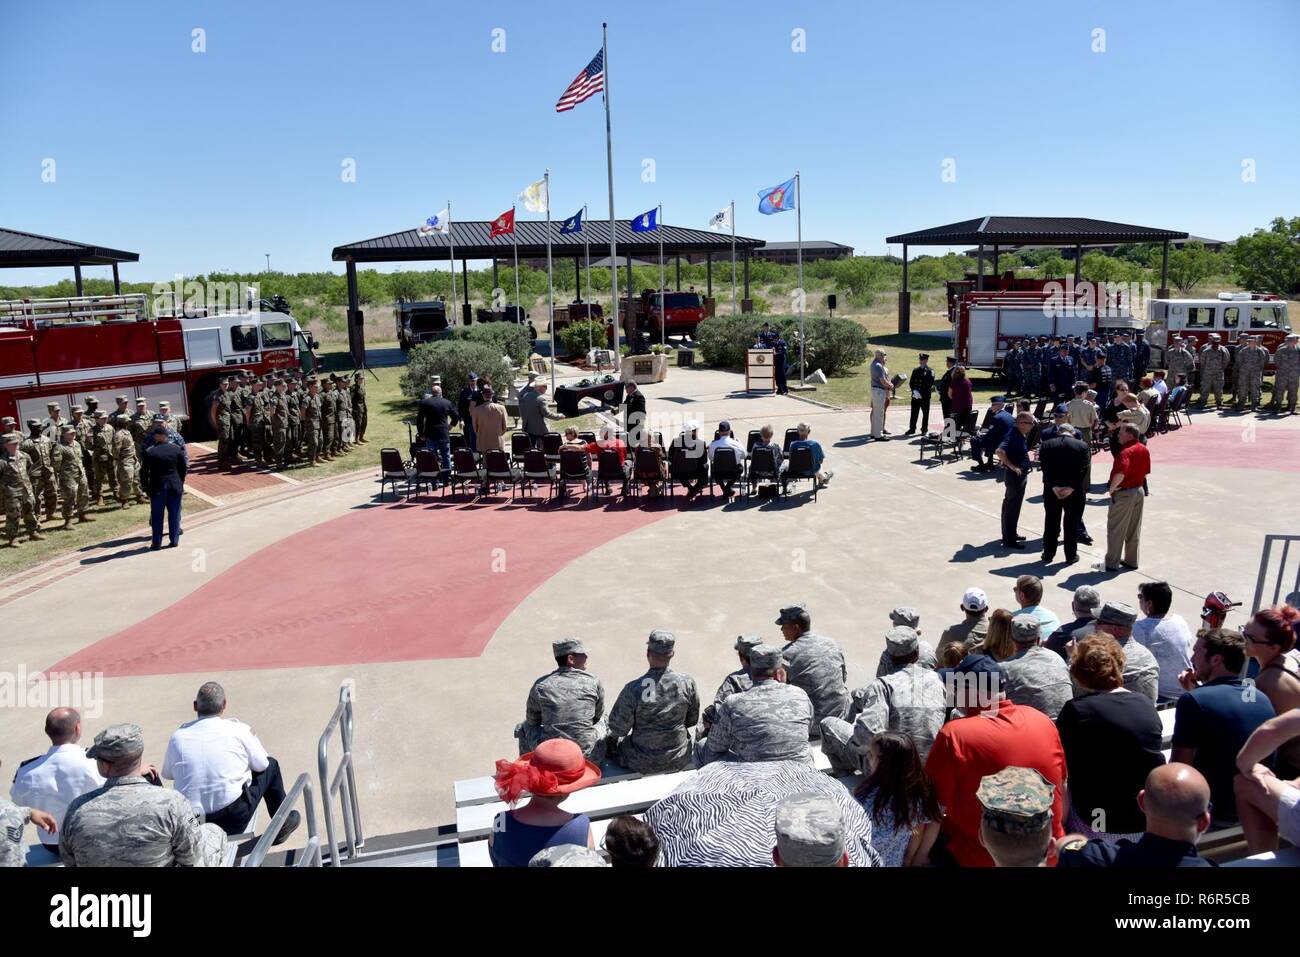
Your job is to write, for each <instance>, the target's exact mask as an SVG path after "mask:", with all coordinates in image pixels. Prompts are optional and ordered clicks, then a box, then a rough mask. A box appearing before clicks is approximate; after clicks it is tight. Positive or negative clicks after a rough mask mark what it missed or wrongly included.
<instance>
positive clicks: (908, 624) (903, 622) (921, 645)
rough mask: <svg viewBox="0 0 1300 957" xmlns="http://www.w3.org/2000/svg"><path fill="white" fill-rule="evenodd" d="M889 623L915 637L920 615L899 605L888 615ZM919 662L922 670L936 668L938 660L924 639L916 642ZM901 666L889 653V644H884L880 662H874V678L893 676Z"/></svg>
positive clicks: (909, 608) (918, 628) (919, 632)
mask: <svg viewBox="0 0 1300 957" xmlns="http://www.w3.org/2000/svg"><path fill="white" fill-rule="evenodd" d="M889 621H890V622H891V623H892V624H893V625H894V627H896V628H900V627H901V628H907V629H909V630H912V631H915V632H916V633H917V635H920V634H921V614H920V612H918V611H917V610H916V609H915V608H913V607H911V606H910V605H899V606H898V607H897V608H895V609H894V610H893V611H891V612H890V613H889ZM917 648H918V654H919V655H920V658H919V661H920V663H921V667H922V668H930V669H934V668H938V667H939V658H938V656H937V655H936V654H935V653H934V649H933V648H932V647H930V643H929V642H928V641H926V640H925V639H924V638H918V640H917ZM901 667H902V665H900V664H898V663H897V662H896V661H895V660H894V656H893V655H891V654H890V653H889V644H888V642H886V643H885V649H884V650H883V651H882V652H881V653H880V660H879V661H878V662H876V677H877V678H883V677H884V676H885V675H888V674H893V673H894V672H895V671H898V670H899V669H900V668H901Z"/></svg>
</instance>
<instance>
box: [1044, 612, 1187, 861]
mask: <svg viewBox="0 0 1300 957" xmlns="http://www.w3.org/2000/svg"><path fill="white" fill-rule="evenodd" d="M1070 676H1071V677H1072V678H1073V679H1074V682H1075V684H1076V685H1077V686H1078V688H1079V690H1080V692H1081V694H1080V696H1079V697H1077V698H1075V699H1073V700H1072V701H1067V702H1066V703H1065V707H1063V708H1062V709H1061V714H1060V717H1058V718H1057V719H1056V730H1057V732H1058V733H1059V734H1060V735H1061V746H1062V747H1063V748H1065V764H1066V768H1067V769H1068V770H1069V774H1070V776H1069V795H1068V796H1069V800H1070V817H1069V820H1068V822H1067V823H1066V828H1067V829H1069V830H1070V831H1073V832H1075V833H1078V834H1083V835H1085V836H1086V837H1088V838H1089V839H1092V838H1096V839H1099V840H1103V841H1116V840H1119V839H1120V838H1125V837H1131V838H1132V839H1133V840H1137V839H1138V837H1139V836H1141V833H1142V831H1143V829H1144V828H1145V827H1146V821H1145V820H1144V818H1143V817H1142V809H1141V808H1140V807H1138V806H1137V802H1136V801H1135V800H1134V798H1135V796H1136V795H1137V793H1138V792H1139V791H1140V790H1142V786H1143V783H1144V782H1145V781H1146V779H1147V775H1148V774H1150V773H1151V771H1152V769H1153V768H1157V767H1160V766H1161V765H1162V764H1164V763H1165V756H1164V754H1163V753H1162V747H1163V745H1162V743H1161V742H1162V739H1163V736H1164V731H1163V729H1162V727H1161V724H1160V716H1159V715H1158V714H1156V708H1155V705H1154V704H1152V703H1151V701H1150V700H1149V699H1148V698H1147V697H1146V696H1145V695H1140V694H1135V693H1134V692H1132V691H1129V690H1128V689H1127V688H1125V687H1124V651H1123V649H1121V648H1120V646H1119V642H1117V641H1116V640H1115V639H1114V638H1112V637H1110V636H1109V635H1094V636H1093V637H1091V638H1084V639H1083V640H1082V641H1079V642H1078V643H1077V644H1076V645H1075V646H1074V657H1073V659H1072V660H1071V662H1070Z"/></svg>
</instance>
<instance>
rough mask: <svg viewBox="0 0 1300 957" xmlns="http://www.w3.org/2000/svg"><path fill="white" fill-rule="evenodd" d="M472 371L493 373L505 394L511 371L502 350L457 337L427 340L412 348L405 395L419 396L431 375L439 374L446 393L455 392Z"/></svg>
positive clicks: (405, 375) (402, 384)
mask: <svg viewBox="0 0 1300 957" xmlns="http://www.w3.org/2000/svg"><path fill="white" fill-rule="evenodd" d="M471 328H472V327H471ZM471 372H477V373H478V374H479V375H483V374H485V373H486V374H487V375H489V376H491V378H492V384H493V386H494V387H495V388H497V389H499V390H501V394H502V395H505V382H504V381H503V377H504V376H505V375H507V374H508V373H507V371H506V368H505V366H504V365H503V364H502V361H501V350H499V349H497V348H496V347H495V346H491V345H486V344H484V343H482V342H467V341H464V340H457V339H445V340H443V341H441V342H426V343H424V344H423V345H418V346H416V347H415V348H414V349H412V350H411V354H410V356H409V357H408V361H407V366H406V371H405V372H404V373H402V378H401V381H400V383H399V385H400V387H401V390H402V394H403V395H406V396H409V397H411V398H413V399H418V398H419V397H420V396H421V395H423V394H424V390H425V389H426V388H427V387H428V385H429V376H431V375H439V376H442V388H443V392H444V394H446V393H449V392H451V393H454V392H459V390H460V389H461V387H462V386H463V385H464V383H465V382H466V380H468V379H469V374H470V373H471Z"/></svg>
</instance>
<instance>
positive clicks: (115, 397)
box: [113, 395, 131, 402]
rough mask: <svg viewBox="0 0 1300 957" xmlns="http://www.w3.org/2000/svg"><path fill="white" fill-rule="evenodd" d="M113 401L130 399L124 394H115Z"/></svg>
mask: <svg viewBox="0 0 1300 957" xmlns="http://www.w3.org/2000/svg"><path fill="white" fill-rule="evenodd" d="M113 401H114V402H130V401H131V400H130V399H128V398H127V397H126V396H124V395H115V396H113Z"/></svg>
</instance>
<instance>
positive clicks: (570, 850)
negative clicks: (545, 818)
mask: <svg viewBox="0 0 1300 957" xmlns="http://www.w3.org/2000/svg"><path fill="white" fill-rule="evenodd" d="M498 866H503V865H498ZM528 866H529V867H609V866H610V865H609V863H608V862H607V861H606V860H605V858H603V857H601V855H600V852H599V851H596V850H593V849H592V848H590V847H579V846H578V845H577V844H556V845H554V846H552V847H544V848H542V849H541V850H540V851H538V852H537V853H536V854H534V855H533V856H532V857H531V858H530V859H529V861H528Z"/></svg>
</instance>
